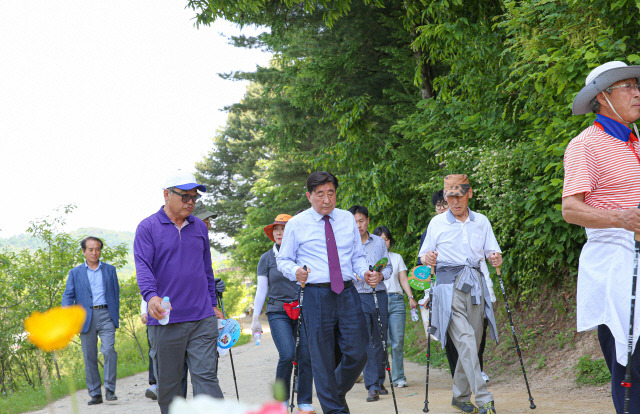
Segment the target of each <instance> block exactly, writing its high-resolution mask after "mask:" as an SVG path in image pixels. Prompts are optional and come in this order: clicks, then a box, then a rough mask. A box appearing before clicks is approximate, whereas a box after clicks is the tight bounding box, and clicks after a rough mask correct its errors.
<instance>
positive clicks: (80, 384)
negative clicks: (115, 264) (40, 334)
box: [0, 328, 252, 414]
mask: <svg viewBox="0 0 640 414" xmlns="http://www.w3.org/2000/svg"><path fill="white" fill-rule="evenodd" d="M138 334H139V335H138V339H139V340H140V342H141V343H140V345H141V346H142V351H143V354H144V355H145V358H144V360H143V358H141V357H140V351H139V350H138V345H136V343H135V341H134V339H133V338H131V337H130V336H127V335H125V334H124V333H123V332H121V331H117V333H116V350H117V351H118V378H126V377H129V376H131V375H134V374H137V373H139V372H144V371H146V370H147V369H148V368H149V362H148V360H147V357H146V355H148V352H149V349H148V347H147V341H146V333H145V331H144V328H141V329H140V331H139V332H138ZM251 340H252V336H251V335H250V334H247V333H242V334H240V338H239V339H238V342H237V343H236V345H234V346H240V345H244V344H246V343H248V342H250V341H251ZM98 355H99V357H100V358H102V354H100V353H98ZM59 359H60V362H59V366H60V369H61V374H62V378H61V379H60V380H58V379H57V378H55V379H53V378H52V380H51V394H52V397H53V400H54V401H55V400H58V399H60V398H63V397H66V396H68V395H69V382H70V381H69V379H70V378H72V379H73V386H74V389H75V390H79V389H83V388H86V387H87V385H86V382H85V377H84V362H83V360H82V349H81V348H80V345H79V340H78V342H77V343H76V342H73V343H71V344H70V345H69V347H68V348H67V349H65V350H63V351H61V352H60V353H59ZM99 369H100V374H101V375H102V367H99ZM50 375H55V374H54V373H51V374H50ZM87 399H88V396H87ZM84 403H85V401H79V402H78V404H84ZM46 405H47V396H46V394H45V390H44V387H38V388H32V387H30V386H28V385H25V386H23V387H22V388H21V389H20V390H19V391H17V392H15V393H12V394H10V395H8V396H3V397H0V414H18V413H23V412H26V411H33V410H38V409H42V408H44V407H46Z"/></svg>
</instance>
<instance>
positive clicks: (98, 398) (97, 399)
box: [87, 395, 102, 405]
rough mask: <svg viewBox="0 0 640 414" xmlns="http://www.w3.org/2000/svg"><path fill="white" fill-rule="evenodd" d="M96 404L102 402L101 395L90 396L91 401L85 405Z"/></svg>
mask: <svg viewBox="0 0 640 414" xmlns="http://www.w3.org/2000/svg"><path fill="white" fill-rule="evenodd" d="M96 404H102V395H94V396H93V397H91V401H89V402H88V403H87V405H96Z"/></svg>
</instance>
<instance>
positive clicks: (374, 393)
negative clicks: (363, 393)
mask: <svg viewBox="0 0 640 414" xmlns="http://www.w3.org/2000/svg"><path fill="white" fill-rule="evenodd" d="M379 395H380V394H379V393H378V390H374V389H373V388H369V393H368V394H367V402H374V401H378V400H379V399H380V396H379Z"/></svg>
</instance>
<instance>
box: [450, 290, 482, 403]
mask: <svg viewBox="0 0 640 414" xmlns="http://www.w3.org/2000/svg"><path fill="white" fill-rule="evenodd" d="M448 332H449V337H450V338H451V340H452V341H453V344H454V345H455V346H456V349H457V350H458V364H457V365H456V371H455V373H454V375H453V398H455V399H456V400H458V401H469V400H471V392H473V394H474V395H475V397H476V405H478V406H482V405H484V404H486V403H488V402H489V401H493V394H491V393H490V392H489V391H487V383H486V382H485V381H484V379H483V378H482V370H481V369H480V361H479V360H478V349H479V348H480V342H481V340H482V333H483V332H484V298H482V300H481V303H480V304H478V305H474V304H472V303H471V294H470V293H464V292H462V291H460V290H458V289H455V288H454V289H453V298H452V300H451V321H450V322H449V329H448Z"/></svg>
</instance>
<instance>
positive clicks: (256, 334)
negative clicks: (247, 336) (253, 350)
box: [253, 332, 262, 345]
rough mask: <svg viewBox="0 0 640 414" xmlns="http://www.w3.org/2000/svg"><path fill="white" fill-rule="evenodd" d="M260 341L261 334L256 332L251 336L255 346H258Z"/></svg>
mask: <svg viewBox="0 0 640 414" xmlns="http://www.w3.org/2000/svg"><path fill="white" fill-rule="evenodd" d="M261 339H262V333H260V332H256V333H254V334H253V340H254V341H256V345H260V340H261Z"/></svg>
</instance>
